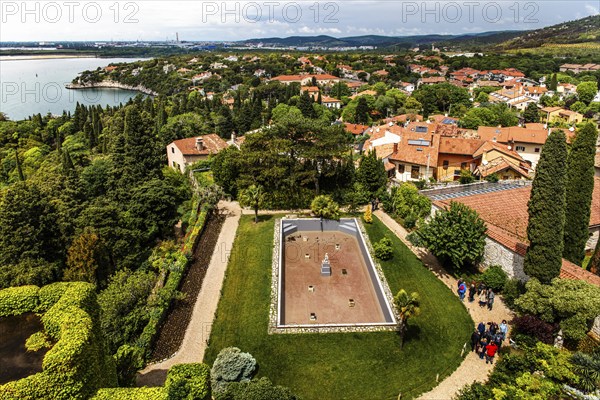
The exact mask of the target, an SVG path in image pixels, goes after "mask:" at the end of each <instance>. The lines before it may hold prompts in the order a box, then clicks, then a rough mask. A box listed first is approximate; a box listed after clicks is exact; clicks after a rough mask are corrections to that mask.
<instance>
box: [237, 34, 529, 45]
mask: <svg viewBox="0 0 600 400" xmlns="http://www.w3.org/2000/svg"><path fill="white" fill-rule="evenodd" d="M522 33H523V31H518V32H516V31H509V32H507V31H503V32H483V33H474V34H469V35H415V36H381V35H364V36H349V37H342V38H335V37H332V36H327V35H319V36H290V37H286V38H279V37H271V38H257V39H249V40H245V41H242V42H241V43H244V44H255V45H256V44H259V43H262V44H263V45H265V46H294V47H355V46H356V47H358V46H377V47H386V46H394V45H402V46H407V47H408V46H419V45H430V44H433V43H453V42H455V41H457V42H460V41H469V40H479V41H481V42H483V41H485V38H488V40H489V39H493V38H496V37H498V38H499V39H498V40H495V41H494V43H496V42H501V41H503V40H506V39H507V38H512V37H515V36H517V35H520V34H522Z"/></svg>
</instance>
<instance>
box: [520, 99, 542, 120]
mask: <svg viewBox="0 0 600 400" xmlns="http://www.w3.org/2000/svg"><path fill="white" fill-rule="evenodd" d="M523 118H524V119H525V122H540V111H539V109H538V106H537V104H536V103H529V104H528V105H527V108H526V109H525V111H523Z"/></svg>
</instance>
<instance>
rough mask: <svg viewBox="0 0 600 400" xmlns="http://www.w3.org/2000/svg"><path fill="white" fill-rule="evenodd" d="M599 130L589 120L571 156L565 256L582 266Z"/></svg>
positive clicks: (580, 132)
mask: <svg viewBox="0 0 600 400" xmlns="http://www.w3.org/2000/svg"><path fill="white" fill-rule="evenodd" d="M597 140H598V130H597V129H596V127H595V126H594V124H593V123H591V122H588V123H587V124H585V126H584V127H583V128H582V129H581V130H580V131H579V132H578V133H577V136H576V138H575V141H574V142H573V146H572V148H571V152H570V153H569V158H568V159H567V189H566V196H567V208H566V217H565V236H564V243H565V248H564V250H563V257H564V258H566V259H567V260H569V261H571V262H573V263H575V264H577V265H581V263H582V262H583V259H584V257H585V244H586V242H587V240H588V238H589V225H590V213H591V203H592V193H593V191H594V157H595V155H596V141H597Z"/></svg>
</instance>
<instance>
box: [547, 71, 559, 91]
mask: <svg viewBox="0 0 600 400" xmlns="http://www.w3.org/2000/svg"><path fill="white" fill-rule="evenodd" d="M557 88H558V78H557V77H556V74H552V78H550V85H549V89H550V90H552V91H556V89H557Z"/></svg>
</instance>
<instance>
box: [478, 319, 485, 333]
mask: <svg viewBox="0 0 600 400" xmlns="http://www.w3.org/2000/svg"><path fill="white" fill-rule="evenodd" d="M477 331H478V332H479V337H483V334H484V333H485V324H484V323H483V322H480V323H479V325H477Z"/></svg>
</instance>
